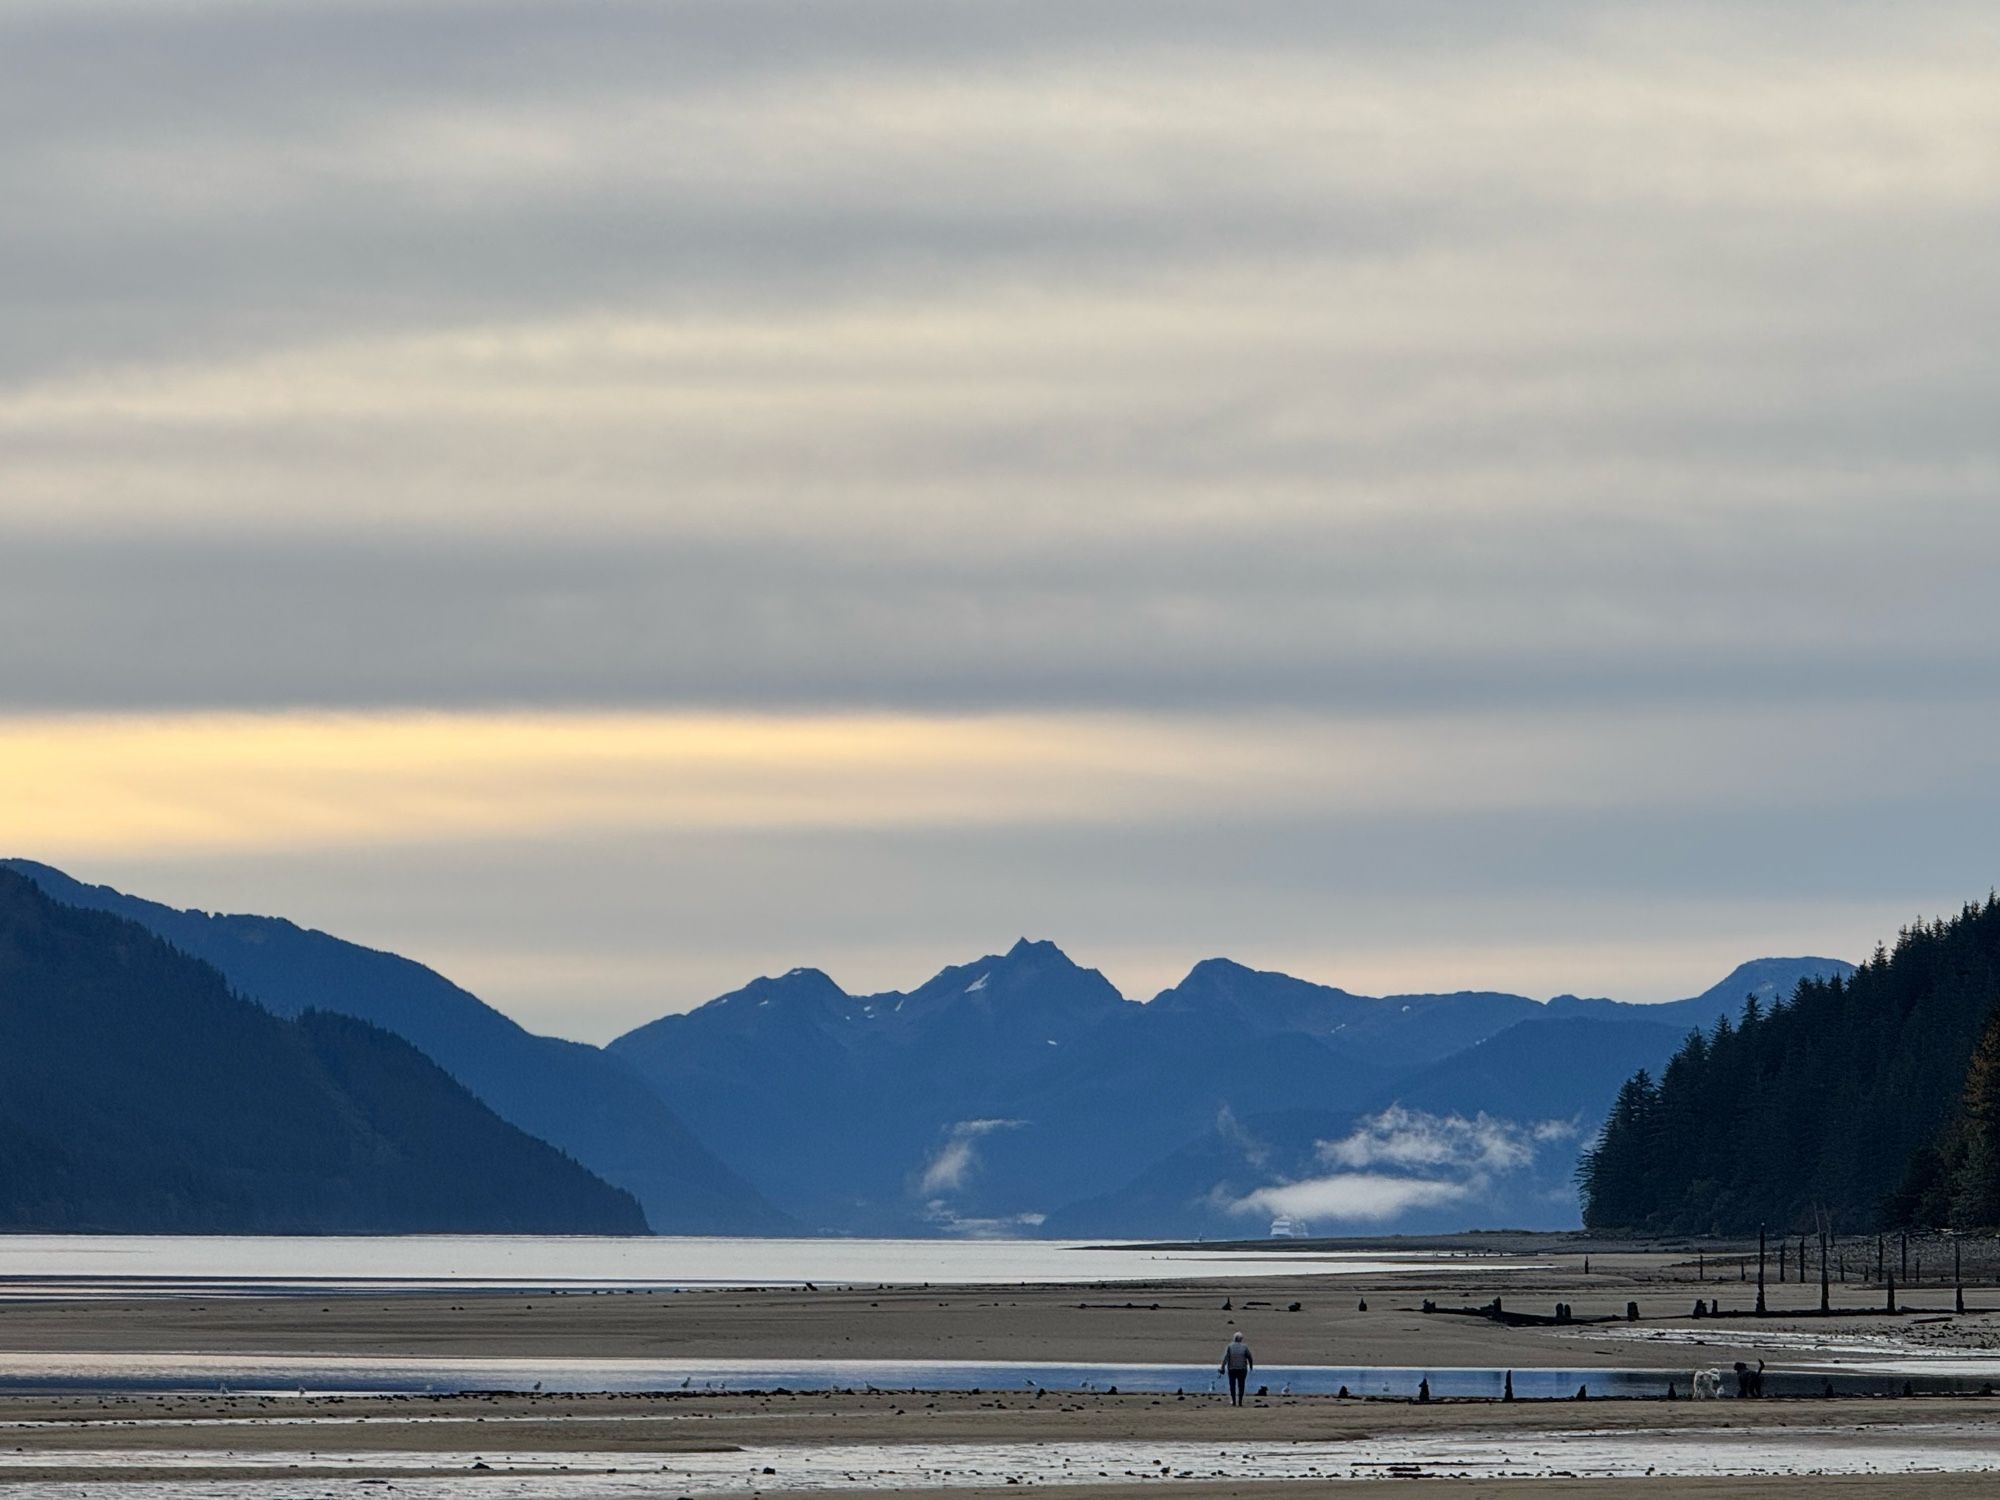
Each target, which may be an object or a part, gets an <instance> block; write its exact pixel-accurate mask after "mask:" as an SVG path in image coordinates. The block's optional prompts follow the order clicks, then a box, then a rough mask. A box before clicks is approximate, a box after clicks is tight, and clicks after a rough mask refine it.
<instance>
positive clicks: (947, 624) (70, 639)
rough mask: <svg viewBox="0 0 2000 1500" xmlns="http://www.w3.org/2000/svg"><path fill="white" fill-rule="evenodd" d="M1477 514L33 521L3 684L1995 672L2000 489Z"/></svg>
mask: <svg viewBox="0 0 2000 1500" xmlns="http://www.w3.org/2000/svg"><path fill="white" fill-rule="evenodd" d="M1805 520H1806V518H1801V521H1802V523H1803V522H1804V521H1805ZM1452 533H1453V534H1450V535H1440V536H1435V537H1432V538H1430V539H1428V541H1429V545H1422V543H1423V542H1424V541H1425V539H1423V538H1419V537H1417V536H1415V535H1411V534H1409V533H1407V532H1405V531H1404V530H1403V529H1402V528H1400V527H1391V528H1388V529H1387V533H1386V535H1385V534H1382V533H1381V532H1380V531H1371V530H1370V529H1367V528H1360V527H1357V528H1354V530H1353V531H1352V533H1351V534H1350V535H1348V536H1347V537H1345V538H1342V537H1340V536H1338V535H1336V536H1334V537H1330V538H1326V539H1324V540H1322V541H1320V542H1319V543H1318V544H1317V545H1315V544H1312V543H1309V542H1300V543H1297V544H1294V545H1293V546H1292V548H1291V550H1290V554H1289V555H1287V551H1286V544H1285V542H1284V541H1283V539H1282V538H1280V539H1275V540H1271V541H1265V540H1258V541H1249V540H1243V541H1233V540H1230V539H1226V538H1225V539H1218V540H1214V541H1205V542H1201V543H1198V544H1192V545H1190V544H1185V543H1177V542H1173V541H1160V540H1149V539H1148V538H1146V537H1144V536H1137V537H1134V538H1133V539H1132V541H1131V542H1130V543H1129V544H1128V545H1116V544H1113V545H1108V546H1092V547H1085V548H1080V549H1075V550H1067V551H1064V552H1062V553H1059V554H1057V555H1053V556H1050V555H1043V554H1034V553H1030V554H1028V555H1025V556H1015V557H1007V556H1004V555H1003V556H1000V557H986V556H981V555H973V554H966V555H956V556H949V555H946V556H940V555H922V554H919V555H915V556H911V555H897V554H893V553H892V554H889V555H879V556H878V555H871V554H869V553H867V552H863V553H862V554H860V555H856V554H854V553H853V552H851V551H847V550H844V549H838V548H830V547H825V546H817V547H815V546H803V545H799V544H787V543H784V542H782V541H773V542H771V543H766V544H757V545H751V544H745V543H721V542H715V541H708V542H692V543H685V544H679V545H675V544H672V543H666V542H661V541H659V540H657V539H654V540H647V539H635V540H632V541H629V542H627V543H625V544H622V545H612V544H610V543H596V544H588V545H579V544H570V545H567V546H566V545H562V544H559V543H548V542H545V543H541V544H538V545H535V546H521V545H518V544H515V545H507V544H494V545H478V544H466V543H454V542H452V541H450V540H448V539H437V538H431V539H421V540H406V541H400V542H389V543H380V544H364V543H359V542H342V541H337V540H335V541H329V540H325V539H319V538H299V539H285V538H262V539H258V538H250V539H217V540H212V541H204V540H201V539H198V538H193V537H157V536H155V537H151V538H117V539H112V538H105V539H98V538H76V537H67V538H65V537H56V538H51V537H48V536H46V535H40V536H28V537H20V538H15V539H14V540H12V541H11V542H10V543H9V545H8V546H7V547H6V548H5V549H4V550H0V681H4V682H5V683H6V684H7V695H8V700H9V704H10V706H11V707H13V708H15V709H16V710H21V709H37V708H58V709H87V708H95V707H105V706H112V707H144V708H147V709H152V710H171V709H175V708H188V707H204V708H209V707H229V708H257V707H263V706H284V707H310V706H316V705H333V706H340V707H366V706H379V705H386V706H401V707H417V706H424V705H430V706H489V705H496V704H527V705H546V706H551V707H581V706H588V705H601V704H611V705H620V706H628V707H644V706H648V705H660V704H698V705H704V706H716V707H752V708H810V709H842V708H856V707H864V708H876V707H887V708H899V709H909V708H918V709H923V708H935V709H940V710H949V711H978V710H981V709H987V708H1008V709H1019V708H1034V707H1056V708H1083V707H1090V708H1105V707H1129V708H1139V709H1145V710H1153V711H1205V710H1211V709H1223V708H1242V707H1269V706H1281V707H1291V708H1295V709H1298V710H1301V711H1336V710H1337V711H1340V712H1346V713H1365V712H1374V711H1394V712H1405V713H1407V712H1424V711H1456V710H1467V709H1493V708H1501V707H1515V708H1542V709H1561V708H1565V707H1576V706H1593V705H1594V706H1599V707H1604V706H1608V705H1612V704H1624V705H1626V706H1628V707H1632V708H1643V707H1645V706H1647V705H1649V704H1658V703H1662V702H1673V703H1683V704H1697V703H1702V702H1710V703H1720V704H1731V703H1733V704H1736V705H1738V706H1739V707H1742V708H1745V709H1747V708H1751V707H1754V706H1755V705H1757V704H1759V703H1767V702H1787V703H1794V704H1802V705H1803V704H1813V703H1826V702H1842V701H1852V702H1854V703H1856V704H1862V703H1874V704H1885V703H1897V702H1900V703H1904V704H1922V703H1927V702H1935V703H1946V702H1966V701H1975V702H1977V701H1987V700H1990V699H1991V697H1992V695H1993V693H1994V691H1995V688H1996V686H2000V684H1996V680H1995V678H1996V672H2000V666H1996V664H1995V662H1994V660H1993V657H1992V654H1991V653H1990V651H1988V650H1987V649H1986V648H1985V646H1984V644H1983V642H1984V639H1985V635H1986V632H1987V629H1988V626H1989V624H1990V622H1991V613H1992V608H1993V605H1992V595H1991V591H1990V587H1989V580H1988V570H1987V567H1986V564H1985V562H1984V559H1986V558H1989V557H1991V556H1993V555H1995V553H1996V550H2000V513H1996V514H1993V515H1991V516H1988V515H1978V514H1961V515H1958V516H1956V517H1953V518H1950V523H1949V524H1943V525H1938V524H1935V523H1933V525H1932V526H1931V527H1930V529H1928V530H1927V531H1925V532H1924V533H1922V534H1916V533H1906V532H1902V531H1900V530H1899V529H1898V528H1896V527H1895V526H1894V524H1893V523H1885V524H1884V525H1883V526H1882V527H1880V528H1879V529H1877V530H1874V531H1872V532H1864V533H1862V534H1860V535H1857V536H1854V537H1852V538H1849V537H1846V536H1837V537H1826V536H1815V535H1814V534H1813V533H1812V529H1811V527H1810V526H1809V525H1807V524H1801V525H1800V526H1799V527H1798V528H1797V529H1796V530H1786V531H1782V532H1780V533H1779V534H1777V535H1774V536H1772V537H1770V538H1769V539H1768V540H1767V542H1766V544H1765V545H1762V546H1758V547H1755V548H1751V549H1747V550H1739V549H1738V548H1737V547H1736V546H1735V545H1734V533H1730V532H1728V531H1726V530H1725V532H1724V533H1723V534H1722V535H1720V536H1706V535H1697V536H1695V537H1688V536H1685V535H1677V534H1675V533H1674V532H1673V531H1672V530H1671V529H1670V528H1662V527H1660V526H1658V525H1655V524H1652V523H1650V522H1644V521H1641V522H1636V523H1633V524H1629V525H1616V524H1607V525H1605V526H1603V527H1602V528H1601V529H1600V530H1598V531H1597V532H1596V533H1595V534H1578V533H1577V532H1576V531H1575V529H1573V528H1570V529H1569V530H1568V534H1567V535H1561V536H1556V537H1551V536H1550V535H1549V534H1548V531H1547V530H1546V529H1544V528H1542V527H1538V526H1527V527H1522V526H1521V525H1520V523H1518V522H1516V521H1514V520H1511V519H1508V518H1504V517H1502V518H1494V517H1487V518H1477V517H1474V518H1464V519H1461V520H1460V521H1458V522H1456V523H1454V525H1453V527H1452ZM1550 549H1554V551H1555V552H1556V554H1557V555H1556V556H1555V557H1554V558H1551V557H1550V556H1549V555H1547V554H1548V551H1549V550H1550Z"/></svg>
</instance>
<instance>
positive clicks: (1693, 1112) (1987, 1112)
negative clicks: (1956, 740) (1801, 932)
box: [1577, 895, 2000, 1234]
mask: <svg viewBox="0 0 2000 1500" xmlns="http://www.w3.org/2000/svg"><path fill="white" fill-rule="evenodd" d="M1996 1000H2000V898H1996V897H1994V896H1991V895H1989V896H1988V897H1987V899H1986V901H1985V903H1984V904H1983V905H1968V906H1966V907H1965V908H1964V910H1962V911H1961V912H1960V913H1959V914H1958V916H1956V917H1954V918H1951V919H1949V920H1943V919H1941V920H1938V921H1935V922H1930V923H1919V924H1917V925H1915V926H1913V927H1910V928H1907V929H1905V930H1904V931H1903V932H1902V933H1901V934H1900V935H1899V936H1898V938H1897V941H1896V945H1895V948H1894V950H1893V951H1885V950H1883V949H1882V948H1880V947H1878V948H1877V949H1876V951H1875V954H1874V956H1873V958H1871V959H1870V960H1869V961H1868V962H1867V963H1865V964H1863V965H1862V966H1861V967H1860V968H1859V969H1858V970H1856V971H1855V972H1854V974H1853V975H1852V976H1850V977H1849V978H1847V979H1845V980H1842V979H1840V978H1837V977H1836V978H1829V979H1809V980H1805V981H1803V982H1802V983H1801V984H1800V985H1799V987H1798V989H1797V990H1796V991H1795V992H1794V993H1793V995H1792V996H1791V997H1790V999H1788V1000H1786V1001H1783V1002H1782V1003H1779V1004H1776V1005H1772V1006H1769V1007H1764V1006H1760V1005H1759V1004H1758V1002H1757V1000H1756V999H1755V998H1754V997H1752V998H1750V999H1749V1000H1747V1001H1746V1002H1745V1004H1744V1007H1743V1012H1742V1015H1741V1017H1740V1018H1739V1019H1737V1020H1735V1021H1733V1022H1732V1021H1731V1020H1730V1019H1729V1018H1728V1017H1726V1016H1725V1017H1724V1018H1723V1019H1722V1020H1720V1021H1719V1022H1717V1023H1716V1025H1715V1027H1714V1028H1713V1029H1712V1030H1710V1031H1707V1032H1695V1033H1692V1034H1690V1035H1689V1037H1688V1039H1687V1041H1686V1042H1685V1043H1684V1044H1683V1045H1682V1047H1681V1049H1680V1051H1679V1052H1677V1053H1676V1054H1675V1055H1674V1056H1673V1058H1672V1059H1671V1060H1670V1061H1669V1062H1668V1063H1667V1065H1666V1067H1665V1069H1664V1070H1663V1071H1662V1072H1661V1074H1660V1076H1659V1078H1658V1079H1654V1078H1653V1077H1651V1076H1650V1075H1648V1074H1647V1073H1645V1072H1641V1073H1639V1074H1637V1075H1635V1076H1634V1077H1633V1078H1631V1079H1630V1080H1628V1081H1627V1082H1626V1084H1625V1085H1624V1087H1623V1088H1622V1089H1620V1090H1619V1093H1618V1098H1617V1101H1616V1103H1615V1104H1614V1105H1613V1106H1612V1110H1611V1114H1610V1117H1609V1119H1608V1120H1607V1122H1606V1124H1605V1127H1604V1130H1603V1132H1602V1134H1601V1135H1600V1136H1599V1137H1598V1141H1597V1144H1596V1145H1595V1146H1594V1147H1593V1148H1592V1149H1591V1150H1589V1151H1587V1152H1586V1153H1585V1154H1584V1156H1583V1159H1582V1161H1581V1162H1580V1163H1579V1165H1578V1168H1577V1180H1578V1184H1579V1186H1580V1187H1581V1189H1582V1194H1583V1219H1584V1224H1585V1225H1586V1227H1588V1228H1590V1229H1592V1230H1595V1231H1599V1232H1605V1233H1670V1234H1704V1233H1714V1234H1745V1233H1753V1232H1755V1231H1756V1229H1757V1228H1758V1226H1759V1225H1768V1226H1769V1227H1770V1228H1771V1229H1773V1230H1777V1231H1786V1230H1810V1229H1812V1228H1814V1227H1816V1225H1817V1223H1818V1221H1819V1220H1820V1218H1821V1216H1824V1218H1825V1220H1826V1221H1827V1227H1828V1228H1830V1229H1833V1230H1834V1231H1836V1232H1839V1231H1847V1232H1861V1231H1866V1230H1869V1229H1873V1228H1877V1227H1882V1226H1885V1225H1887V1226H1899V1225H1904V1226H1909V1227H1922V1228H1954V1229H1971V1228H1991V1227H1994V1226H2000V1006H1996V1003H1995V1002H1996Z"/></svg>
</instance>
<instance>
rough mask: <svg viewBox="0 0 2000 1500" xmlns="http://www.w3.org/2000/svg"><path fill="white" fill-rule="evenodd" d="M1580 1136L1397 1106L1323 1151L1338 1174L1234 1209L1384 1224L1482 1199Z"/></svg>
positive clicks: (1269, 1192) (1561, 1127)
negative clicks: (1553, 1149)
mask: <svg viewBox="0 0 2000 1500" xmlns="http://www.w3.org/2000/svg"><path fill="white" fill-rule="evenodd" d="M1231 1123H1233V1122H1231ZM1580 1134H1581V1126H1580V1125H1579V1124H1578V1122H1576V1121H1573V1120H1532V1121H1526V1120H1504V1119H1496V1118H1494V1117H1493V1116H1491V1115H1487V1114H1483V1113H1482V1114H1477V1115H1474V1116H1472V1117H1470V1118H1467V1117H1466V1116H1464V1115H1437V1114H1430V1113H1428V1112H1426V1111H1423V1110H1414V1109H1406V1108H1404V1107H1403V1106H1402V1105H1392V1106H1391V1107H1390V1108H1388V1109H1385V1110H1383V1111H1382V1112H1381V1113H1380V1114H1376V1115H1371V1116H1369V1117H1368V1118H1366V1119H1364V1120H1362V1121H1361V1122H1359V1123H1358V1124H1357V1125H1356V1126H1355V1127H1354V1129H1353V1130H1352V1131H1350V1132H1349V1133H1348V1134H1347V1135H1345V1136H1342V1137H1340V1138H1339V1139H1338V1140H1329V1141H1320V1142H1319V1143H1318V1145H1317V1150H1316V1154H1317V1156H1318V1159H1319V1161H1320V1162H1321V1163H1322V1164H1324V1165H1325V1166H1327V1167H1329V1168H1335V1169H1337V1170H1333V1171H1329V1172H1327V1173H1325V1174H1324V1175H1318V1176H1311V1177H1305V1178H1301V1179H1298V1180H1296V1181H1291V1182H1279V1183H1272V1184H1270V1185H1268V1186H1265V1187H1261V1188H1258V1189H1256V1190H1255V1191H1254V1192H1251V1193H1247V1194H1244V1195H1243V1196H1241V1197H1239V1198H1235V1199H1234V1200H1233V1201H1230V1202H1229V1203H1228V1208H1229V1211H1230V1212H1231V1213H1237V1214H1244V1215H1249V1214H1270V1215H1274V1216H1275V1215H1279V1214H1284V1215H1288V1216H1290V1217H1293V1218H1299V1219H1321V1220H1331V1221H1334V1222H1337V1223H1357V1222H1358V1223H1381V1222H1384V1221H1386V1220H1390V1219H1395V1218H1397V1217H1399V1216H1401V1215H1402V1214H1405V1213H1408V1212H1411V1211H1412V1210H1415V1209H1422V1208H1439V1207H1443V1206H1446V1205H1448V1204H1453V1203H1461V1202H1466V1201H1468V1200H1471V1199H1475V1198H1478V1197H1480V1196H1482V1195H1484V1194H1486V1193H1487V1192H1488V1191H1489V1190H1490V1189H1491V1188H1492V1187H1493V1186H1494V1184H1495V1181H1496V1179H1499V1178H1502V1177H1506V1176H1509V1175H1511V1174H1515V1173H1519V1172H1523V1171H1525V1170H1527V1169H1528V1168H1530V1167H1532V1166H1533V1165H1534V1164H1535V1161H1536V1158H1537V1156H1538V1155H1539V1154H1540V1153H1541V1152H1542V1151H1543V1150H1544V1149H1545V1148H1547V1147H1551V1146H1563V1147H1569V1146H1572V1145H1573V1144H1574V1143H1575V1141H1576V1140H1577V1138H1578V1136H1579V1135H1580Z"/></svg>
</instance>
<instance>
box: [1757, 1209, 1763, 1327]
mask: <svg viewBox="0 0 2000 1500" xmlns="http://www.w3.org/2000/svg"><path fill="white" fill-rule="evenodd" d="M1757 1316H1758V1317H1760V1318H1761V1317H1763V1316H1764V1226H1763V1225H1762V1224H1759V1225H1758V1226H1757Z"/></svg>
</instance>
